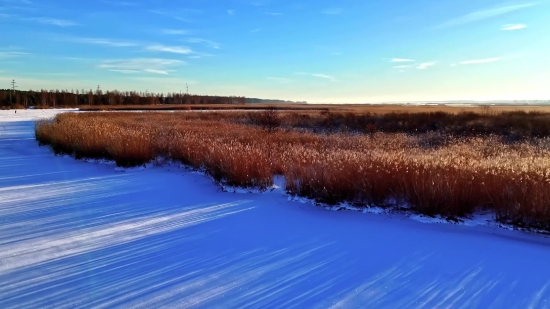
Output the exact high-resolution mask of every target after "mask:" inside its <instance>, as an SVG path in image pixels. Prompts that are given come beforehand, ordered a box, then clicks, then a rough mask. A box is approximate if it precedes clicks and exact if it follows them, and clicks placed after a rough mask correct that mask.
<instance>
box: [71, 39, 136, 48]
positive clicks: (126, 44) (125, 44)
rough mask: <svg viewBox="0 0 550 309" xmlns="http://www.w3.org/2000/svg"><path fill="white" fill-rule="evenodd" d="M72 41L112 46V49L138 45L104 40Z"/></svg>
mask: <svg viewBox="0 0 550 309" xmlns="http://www.w3.org/2000/svg"><path fill="white" fill-rule="evenodd" d="M70 41H71V42H76V43H83V44H94V45H106V46H112V47H132V46H137V45H138V44H136V43H133V42H125V41H117V40H111V39H103V38H74V39H71V40H70Z"/></svg>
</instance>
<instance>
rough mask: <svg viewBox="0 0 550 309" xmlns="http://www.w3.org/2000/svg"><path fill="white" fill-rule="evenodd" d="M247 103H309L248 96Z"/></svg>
mask: <svg viewBox="0 0 550 309" xmlns="http://www.w3.org/2000/svg"><path fill="white" fill-rule="evenodd" d="M246 103H264V104H281V103H287V104H307V102H306V101H285V100H271V99H258V98H246Z"/></svg>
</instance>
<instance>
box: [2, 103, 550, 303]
mask: <svg viewBox="0 0 550 309" xmlns="http://www.w3.org/2000/svg"><path fill="white" fill-rule="evenodd" d="M56 112H58V111H38V110H37V111H18V112H17V114H15V113H14V112H13V111H0V308H54V307H55V308H90V307H94V308H105V307H109V308H111V307H124V308H157V307H170V308H178V307H180V308H189V307H190V308H216V307H219V308H236V307H238V308H241V307H251V308H295V307H296V308H357V307H361V308H550V264H549V260H550V239H548V238H545V237H543V236H541V235H534V234H524V233H520V232H517V231H509V230H504V229H495V228H492V227H488V226H473V227H472V226H465V225H452V224H426V223H422V222H419V221H416V220H412V219H410V218H407V217H404V216H400V215H388V214H372V213H360V212H352V211H339V212H335V211H327V210H325V209H324V208H321V207H315V206H312V205H310V204H307V203H306V204H303V203H299V202H295V201H288V198H287V196H285V195H284V192H282V191H281V190H274V191H272V192H269V193H264V194H258V193H253V194H246V193H245V194H242V193H227V192H222V190H220V188H218V187H216V186H215V185H213V183H212V181H211V180H210V179H209V178H207V177H206V176H203V175H200V174H197V173H192V172H186V171H184V170H182V169H178V168H174V167H153V168H147V169H144V170H138V169H134V170H127V171H121V170H117V169H115V167H114V166H113V165H109V164H100V163H89V162H81V161H76V160H74V159H72V158H69V157H60V156H54V155H53V154H52V153H51V152H50V150H49V149H48V148H47V147H42V148H40V147H38V146H37V143H36V141H35V140H34V137H33V122H32V120H33V119H36V118H40V117H47V116H51V115H53V114H54V113H56Z"/></svg>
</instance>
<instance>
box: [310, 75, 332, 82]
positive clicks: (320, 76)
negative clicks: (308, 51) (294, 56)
mask: <svg viewBox="0 0 550 309" xmlns="http://www.w3.org/2000/svg"><path fill="white" fill-rule="evenodd" d="M311 76H313V77H319V78H325V79H330V80H333V81H335V80H336V78H334V77H333V76H330V75H326V74H311Z"/></svg>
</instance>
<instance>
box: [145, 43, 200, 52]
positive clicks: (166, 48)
mask: <svg viewBox="0 0 550 309" xmlns="http://www.w3.org/2000/svg"><path fill="white" fill-rule="evenodd" d="M147 50H150V51H156V52H164V53H173V54H181V55H189V54H192V53H193V51H192V50H191V49H190V48H188V47H185V46H166V45H161V44H157V45H150V46H147Z"/></svg>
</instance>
